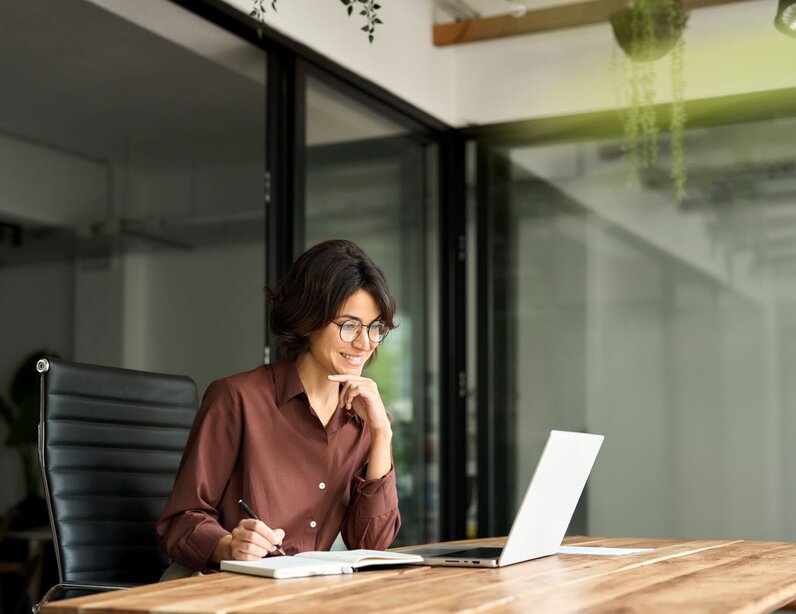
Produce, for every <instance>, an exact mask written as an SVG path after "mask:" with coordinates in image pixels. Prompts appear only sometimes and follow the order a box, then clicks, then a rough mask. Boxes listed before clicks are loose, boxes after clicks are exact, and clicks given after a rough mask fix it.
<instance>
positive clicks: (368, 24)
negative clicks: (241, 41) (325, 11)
mask: <svg viewBox="0 0 796 614" xmlns="http://www.w3.org/2000/svg"><path fill="white" fill-rule="evenodd" d="M340 2H341V3H342V4H343V5H344V6H345V7H346V13H348V16H349V17H351V15H353V14H354V10H355V9H357V8H358V9H359V11H358V14H359V15H360V16H362V17H364V18H365V25H364V26H362V27H361V28H360V30H362V31H363V32H365V33H366V34H367V35H368V42H370V43H372V42H373V38H374V34H375V31H376V26H377V25H381V24H383V23H384V22H383V21H382V20H381V19H379V9H381V5H380V4H377V3H376V0H340ZM276 3H277V0H252V10H251V11H250V12H249V15H250V16H252V17H254V18H255V19H256V20H257V21H259V22H260V23H264V22H265V14H266V12H267V11H266V8H265V6H266V5H267V4H270V5H271V10H272V11H274V12H276ZM257 36H259V37H260V38H262V37H263V30H262V28H257Z"/></svg>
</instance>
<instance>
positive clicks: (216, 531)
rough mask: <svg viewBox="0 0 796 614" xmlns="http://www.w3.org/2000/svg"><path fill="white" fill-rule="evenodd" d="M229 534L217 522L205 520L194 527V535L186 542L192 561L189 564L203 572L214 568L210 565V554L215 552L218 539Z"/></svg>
mask: <svg viewBox="0 0 796 614" xmlns="http://www.w3.org/2000/svg"><path fill="white" fill-rule="evenodd" d="M227 535H229V531H227V530H226V529H224V528H223V527H222V526H221V525H219V524H217V523H215V522H205V523H202V524H200V525H199V526H197V527H196V529H194V533H193V536H192V537H191V538H189V539H187V540H186V542H185V545H186V550H187V552H186V554H188V555H189V557H190V559H191V561H190V562H191V563H192V564H191V565H187V566H188V567H192V568H193V569H196V570H197V571H203V572H207V571H208V570H212V568H209V567H208V563H209V562H210V555H212V554H213V549H214V548H215V547H216V544H217V543H218V540H220V539H221V538H222V537H225V536H227ZM178 562H182V561H178ZM183 564H185V563H183Z"/></svg>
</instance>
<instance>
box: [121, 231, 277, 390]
mask: <svg viewBox="0 0 796 614" xmlns="http://www.w3.org/2000/svg"><path fill="white" fill-rule="evenodd" d="M264 269H265V254H264V244H263V243H262V242H260V243H252V242H246V243H241V244H239V245H227V246H212V247H208V248H204V249H195V250H191V251H185V252H183V251H176V250H175V251H164V252H160V253H148V254H131V255H129V256H128V257H127V259H126V271H125V273H126V274H125V318H124V329H123V335H124V341H125V343H124V356H123V360H122V364H123V366H125V367H128V368H132V369H146V370H151V371H160V372H164V373H180V374H188V375H190V376H191V377H193V379H194V381H195V382H196V385H197V388H198V390H199V394H200V395H201V394H202V393H203V392H204V390H205V388H206V387H207V385H208V384H209V383H210V382H211V381H213V380H215V379H218V378H220V377H224V376H226V375H231V374H232V373H237V372H240V371H246V370H249V369H253V368H255V367H257V366H258V365H260V364H262V362H263V340H264V309H265V293H264V292H263V290H262V286H263V280H264V279H265V271H264Z"/></svg>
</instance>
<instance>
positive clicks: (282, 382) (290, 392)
mask: <svg viewBox="0 0 796 614" xmlns="http://www.w3.org/2000/svg"><path fill="white" fill-rule="evenodd" d="M273 373H274V390H275V392H276V405H277V407H282V406H283V405H284V404H285V403H287V402H288V401H289V400H290V399H292V398H293V397H297V396H298V395H300V394H304V395H306V392H305V390H304V384H302V383H301V378H299V375H298V369H296V362H295V361H294V360H286V359H283V360H279V361H277V362H276V363H274V370H273Z"/></svg>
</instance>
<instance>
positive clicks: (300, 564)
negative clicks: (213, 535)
mask: <svg viewBox="0 0 796 614" xmlns="http://www.w3.org/2000/svg"><path fill="white" fill-rule="evenodd" d="M422 562H423V557H422V556H418V555H416V554H403V553H401V552H385V551H383V550H340V551H334V552H326V551H320V552H301V553H299V554H296V555H294V556H269V557H267V558H264V559H260V560H259V561H233V560H229V561H221V571H231V572H234V573H244V574H249V575H252V576H265V577H266V578H279V579H281V578H305V577H307V576H328V575H334V574H344V573H352V572H353V571H354V570H356V569H362V568H363V567H372V566H377V565H402V564H407V563H422Z"/></svg>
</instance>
